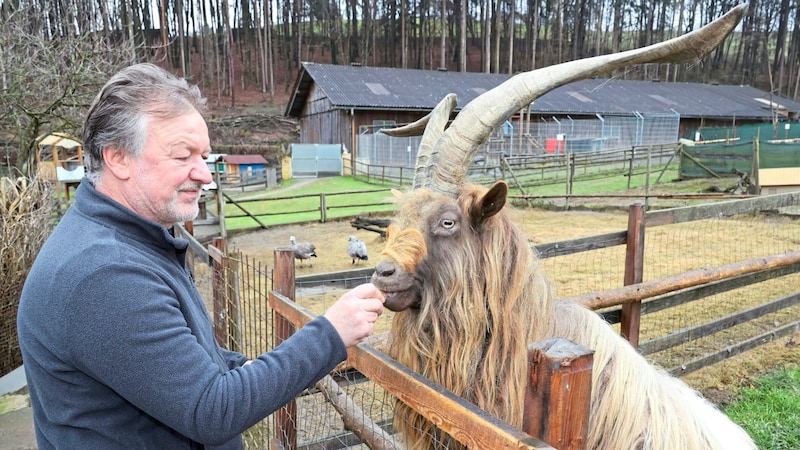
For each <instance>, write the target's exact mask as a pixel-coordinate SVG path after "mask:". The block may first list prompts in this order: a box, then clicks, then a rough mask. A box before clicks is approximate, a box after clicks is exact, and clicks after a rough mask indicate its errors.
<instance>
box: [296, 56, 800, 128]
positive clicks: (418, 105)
mask: <svg viewBox="0 0 800 450" xmlns="http://www.w3.org/2000/svg"><path fill="white" fill-rule="evenodd" d="M509 78H510V75H502V74H486V73H476V72H466V73H465V72H444V71H436V70H414V69H392V68H385V67H361V66H337V65H331V64H315V63H303V65H302V67H301V69H300V72H299V73H298V78H297V80H296V81H295V86H294V89H293V91H292V98H291V100H290V102H289V104H288V105H287V108H286V115H287V116H291V117H300V114H301V113H302V110H303V106H304V104H305V101H306V97H307V95H308V93H309V90H310V88H311V86H312V85H313V84H316V85H317V87H318V88H319V89H321V90H322V91H323V92H324V93H325V95H326V96H327V97H328V99H329V100H330V102H331V104H332V105H333V107H334V108H347V109H349V108H353V109H386V110H414V111H417V110H421V111H426V110H430V109H432V108H433V107H434V106H435V105H436V104H437V103H438V102H439V101H440V100H441V99H442V98H444V96H445V95H447V94H449V93H451V92H452V93H455V94H456V95H458V104H459V106H460V107H463V106H465V105H466V104H467V103H469V102H470V101H472V99H474V98H475V97H477V96H478V95H480V94H481V93H483V92H485V91H487V90H489V89H492V88H494V87H496V86H497V85H499V84H501V83H503V82H504V81H506V80H508V79H509ZM771 101H772V102H773V103H774V104H776V105H779V106H781V107H782V109H783V110H784V111H789V112H791V113H793V114H795V115H796V114H798V113H799V112H800V103H795V102H792V101H790V100H788V99H784V98H780V97H773V99H772V100H771ZM769 102H770V97H769V94H768V93H767V92H764V91H761V90H759V89H755V88H753V87H751V86H738V85H712V84H702V83H667V82H654V81H637V80H619V79H600V78H593V79H588V80H582V81H577V82H574V83H571V84H568V85H566V86H562V87H560V88H557V89H555V90H553V91H550V92H548V93H547V94H545V95H543V96H541V97H540V98H538V99H536V101H535V102H534V104H533V106H532V107H531V111H532V112H533V113H534V114H553V115H569V114H573V115H595V114H601V115H630V114H633V113H634V112H638V113H641V114H657V113H669V114H675V113H677V114H680V116H681V117H685V118H707V119H717V118H718V119H731V118H740V119H756V120H769V119H770V118H771V117H772V116H771V112H770V109H769V104H770V103H769Z"/></svg>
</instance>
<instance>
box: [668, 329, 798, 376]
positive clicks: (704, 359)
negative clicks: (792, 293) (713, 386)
mask: <svg viewBox="0 0 800 450" xmlns="http://www.w3.org/2000/svg"><path fill="white" fill-rule="evenodd" d="M798 331H800V321H796V322H792V323H790V324H788V325H784V326H782V327H779V328H776V329H774V330H772V331H767V332H766V333H762V334H760V335H758V336H755V337H752V338H750V339H747V340H745V341H742V342H740V343H738V344H736V345H731V346H729V347H727V348H723V349H722V350H719V351H717V352H714V353H711V354H709V355H705V356H701V357H699V358H695V359H693V360H691V361H689V362H687V363H685V364H681V365H680V366H675V367H673V368H671V369H669V373H671V374H673V375H676V376H683V375H686V374H687V373H690V372H694V371H695V370H697V369H702V368H703V367H706V366H709V365H711V364H714V363H718V362H720V361H722V360H724V359H728V358H730V357H731V356H736V355H738V354H740V353H743V352H746V351H747V350H750V349H753V348H756V347H758V346H760V345H764V344H767V343H769V342H772V341H774V340H776V339H780V338H782V337H784V336H788V335H790V334H793V333H796V332H798Z"/></svg>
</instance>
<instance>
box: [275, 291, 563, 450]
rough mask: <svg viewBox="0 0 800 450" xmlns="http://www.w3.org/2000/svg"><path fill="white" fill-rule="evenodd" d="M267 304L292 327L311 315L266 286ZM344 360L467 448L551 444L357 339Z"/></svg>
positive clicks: (509, 447) (305, 320) (511, 447)
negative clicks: (357, 342)
mask: <svg viewBox="0 0 800 450" xmlns="http://www.w3.org/2000/svg"><path fill="white" fill-rule="evenodd" d="M270 305H272V306H273V308H275V310H276V312H278V313H279V314H282V315H283V314H285V315H286V316H287V319H288V320H289V321H291V322H292V323H293V324H294V325H295V326H296V327H301V326H303V325H304V324H306V323H308V322H309V321H310V320H312V319H313V318H314V315H313V314H312V313H311V312H309V311H308V310H306V309H305V308H303V307H301V306H300V305H297V304H296V303H295V302H292V301H287V299H286V298H285V297H283V296H282V295H278V293H276V292H274V291H271V292H270ZM348 353H349V358H348V364H349V365H351V366H352V367H355V368H357V369H358V370H359V371H360V372H361V373H363V374H364V375H366V376H367V377H368V378H370V379H371V380H373V381H375V382H377V383H378V384H380V385H381V386H382V387H383V388H384V389H386V390H387V391H389V392H390V393H392V394H393V395H395V396H396V397H397V398H398V399H399V400H401V401H403V402H405V403H407V404H408V405H410V406H412V407H413V408H414V409H415V410H417V411H419V412H420V413H421V414H422V415H423V416H425V418H427V419H428V420H431V421H432V422H434V423H436V425H437V426H438V427H439V428H440V429H442V430H443V431H445V432H446V433H448V434H449V435H450V436H452V437H453V438H455V439H456V440H458V441H459V442H461V443H462V444H465V445H467V446H468V447H469V448H476V449H478V448H486V449H489V448H504V449H530V450H534V449H542V450H544V449H552V448H553V447H551V446H549V445H547V444H545V443H544V442H542V441H540V440H539V439H536V438H533V437H531V436H529V435H527V434H526V433H523V432H522V431H520V430H518V429H516V428H514V427H512V426H511V425H509V424H507V423H506V422H503V421H501V420H500V419H498V418H496V417H494V416H492V415H491V414H489V413H487V412H486V411H484V410H482V409H480V408H478V407H477V406H475V405H473V404H472V403H470V402H468V401H466V400H464V399H463V398H461V397H459V396H457V395H455V394H453V393H452V392H450V391H448V390H446V389H444V388H443V387H441V386H439V385H437V384H435V383H433V382H431V381H430V380H428V379H427V378H425V377H423V376H421V375H419V374H417V373H415V372H412V371H411V370H410V369H408V368H407V367H405V366H403V365H402V364H400V363H398V362H397V361H395V360H393V359H391V358H389V357H388V356H386V355H385V354H383V353H382V352H380V351H378V350H377V349H375V348H373V347H371V346H369V345H367V344H364V343H361V344H359V345H357V346H355V347H351V348H350V349H349V350H348Z"/></svg>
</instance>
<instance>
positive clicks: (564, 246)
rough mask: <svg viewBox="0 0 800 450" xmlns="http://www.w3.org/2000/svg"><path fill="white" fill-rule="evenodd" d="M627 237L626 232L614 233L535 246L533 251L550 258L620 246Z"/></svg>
mask: <svg viewBox="0 0 800 450" xmlns="http://www.w3.org/2000/svg"><path fill="white" fill-rule="evenodd" d="M627 235H628V232H627V231H614V232H611V233H605V234H597V235H594V236H589V237H585V238H578V239H569V240H565V241H556V242H548V243H545V244H536V245H534V246H533V249H534V250H535V251H536V252H537V253H538V254H539V256H540V257H541V258H552V257H555V256H564V255H571V254H573V253H580V252H586V251H589V250H597V249H601V248H607V247H614V246H616V245H622V244H624V243H625V242H626V238H627Z"/></svg>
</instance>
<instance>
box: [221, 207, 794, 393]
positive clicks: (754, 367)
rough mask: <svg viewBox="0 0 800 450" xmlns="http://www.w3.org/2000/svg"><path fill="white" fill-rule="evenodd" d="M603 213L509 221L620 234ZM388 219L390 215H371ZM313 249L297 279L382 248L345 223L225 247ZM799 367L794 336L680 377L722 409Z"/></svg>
mask: <svg viewBox="0 0 800 450" xmlns="http://www.w3.org/2000/svg"><path fill="white" fill-rule="evenodd" d="M615 206H616V207H613V208H610V209H608V210H606V211H594V210H578V211H550V210H544V209H524V210H523V209H521V208H514V209H513V210H512V215H513V218H514V220H515V222H516V223H517V224H518V225H520V227H522V228H523V230H524V231H525V232H526V234H527V235H528V236H529V238H530V239H531V240H532V241H533V242H534V243H544V242H553V241H558V240H564V239H570V238H575V237H583V236H591V235H595V234H601V233H607V232H613V231H620V230H624V229H626V227H627V220H628V217H627V216H628V215H627V211H626V210H625V208H622V207H619V206H620V205H615ZM375 217H381V218H389V217H390V216H375ZM350 235H353V236H356V237H357V238H359V239H362V240H363V241H364V242H365V243H366V244H367V248H368V250H369V255H370V259H369V261H361V262H359V261H357V262H356V263H355V264H353V262H352V260H351V258H350V257H349V256H348V255H347V253H346V247H347V239H348V236H350ZM290 236H295V237H296V239H297V241H298V242H301V241H308V242H312V243H314V244H315V246H316V249H317V250H316V252H317V255H318V256H317V258H313V259H312V260H311V262H310V264H309V262H308V261H306V262H304V263H303V264H302V265H301V264H300V262H299V261H297V262H296V264H295V267H296V273H297V275H304V274H311V273H324V272H334V271H341V270H348V269H352V268H355V267H369V266H370V264H374V263H375V262H376V261H377V260H378V257H379V255H380V252H381V250H382V249H383V247H384V239H383V238H382V237H381V236H380V235H379V234H377V233H374V232H370V231H364V230H360V229H356V228H354V227H352V226H351V224H350V222H349V221H348V220H343V221H334V222H328V223H313V224H307V225H290V226H282V227H275V228H271V229H268V230H261V231H254V232H248V233H244V234H239V235H236V236H234V237H232V238H231V239H230V241H229V244H230V245H231V246H232V247H233V248H235V249H238V250H241V251H242V252H244V253H245V254H247V255H248V256H249V257H252V258H254V259H255V260H257V261H261V262H262V263H264V264H266V265H271V264H272V263H273V260H274V259H273V250H274V249H275V248H276V247H283V246H287V245H288V244H289V237H290ZM799 365H800V333H795V335H794V336H790V337H787V338H783V339H779V340H776V341H775V342H772V343H769V344H766V345H762V346H760V347H758V348H757V349H755V350H751V351H749V352H746V353H745V354H743V355H739V356H737V357H734V358H730V359H728V360H726V361H723V362H720V363H717V364H715V365H713V366H711V367H708V368H705V369H701V370H699V371H696V372H694V373H691V374H689V375H687V376H685V377H684V379H685V380H686V381H687V382H688V383H689V384H691V385H692V386H693V387H695V388H696V389H698V390H700V391H701V392H702V393H703V394H704V395H705V396H706V397H707V398H709V400H711V401H712V402H714V403H716V404H718V405H725V404H727V403H729V402H730V401H732V400H733V399H735V398H736V393H737V392H738V391H739V390H740V388H747V387H751V386H753V383H754V382H755V381H756V380H757V378H758V377H760V376H762V375H764V374H767V373H769V372H770V371H772V370H775V369H779V368H786V367H797V366H799Z"/></svg>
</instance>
